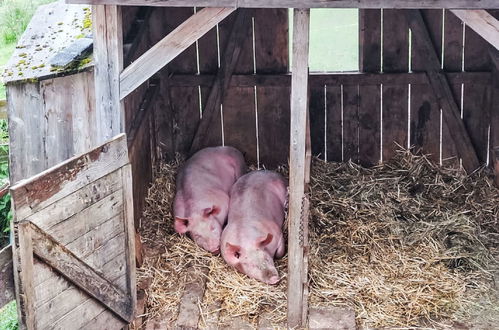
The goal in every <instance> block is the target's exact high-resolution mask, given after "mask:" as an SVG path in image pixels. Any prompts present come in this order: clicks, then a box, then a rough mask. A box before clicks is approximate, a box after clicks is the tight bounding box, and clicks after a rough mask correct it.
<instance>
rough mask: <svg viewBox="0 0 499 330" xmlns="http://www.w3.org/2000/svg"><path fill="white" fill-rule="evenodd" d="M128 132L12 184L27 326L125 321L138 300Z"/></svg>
mask: <svg viewBox="0 0 499 330" xmlns="http://www.w3.org/2000/svg"><path fill="white" fill-rule="evenodd" d="M131 178H132V176H131V167H130V164H129V160H128V151H127V143H126V136H125V134H121V135H118V136H117V137H115V138H113V139H112V140H110V141H108V142H107V143H105V144H103V145H101V146H99V147H97V148H95V149H93V150H91V151H89V152H87V153H85V154H83V155H80V156H76V157H73V158H71V159H69V160H67V161H65V162H63V163H61V164H59V165H57V166H55V167H52V168H50V169H48V170H46V171H44V172H42V173H40V174H38V175H36V176H34V177H32V178H30V179H27V180H23V181H21V182H19V183H18V184H16V185H15V186H14V187H12V188H11V193H12V200H13V209H14V221H13V233H14V244H13V255H14V275H15V282H16V299H17V302H18V309H19V315H20V324H21V328H24V329H120V328H122V327H123V326H125V325H126V324H127V323H129V322H130V321H131V320H132V319H133V314H134V310H135V303H136V290H135V255H134V236H133V234H134V229H133V228H134V227H133V226H134V225H133V200H132V182H131V180H132V179H131Z"/></svg>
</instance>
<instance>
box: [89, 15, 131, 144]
mask: <svg viewBox="0 0 499 330" xmlns="http://www.w3.org/2000/svg"><path fill="white" fill-rule="evenodd" d="M92 24H93V25H92V26H93V34H94V51H93V53H94V63H95V66H94V79H95V101H96V107H95V112H96V119H97V121H96V122H97V139H96V142H97V144H100V143H104V142H105V141H107V140H109V139H110V138H112V137H113V136H115V135H117V134H119V133H122V132H124V130H125V123H124V121H125V119H124V118H125V113H124V107H123V103H122V102H121V101H120V74H121V71H122V70H123V35H122V34H123V30H122V26H121V7H120V6H114V5H96V6H92Z"/></svg>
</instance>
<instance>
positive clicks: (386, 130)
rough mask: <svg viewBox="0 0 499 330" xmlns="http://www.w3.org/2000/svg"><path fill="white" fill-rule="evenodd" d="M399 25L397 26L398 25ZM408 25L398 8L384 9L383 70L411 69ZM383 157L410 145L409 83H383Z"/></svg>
mask: <svg viewBox="0 0 499 330" xmlns="http://www.w3.org/2000/svg"><path fill="white" fill-rule="evenodd" d="M395 27H397V28H395ZM408 39H409V27H408V25H407V19H406V17H405V15H401V13H400V11H398V10H392V9H390V10H383V66H382V70H383V72H387V73H389V72H407V71H408V70H409V42H408ZM382 93H383V109H382V113H383V119H382V121H383V128H382V131H383V140H382V147H383V151H382V159H383V161H388V160H390V159H391V158H392V157H394V156H395V154H396V151H397V149H398V148H400V146H402V147H406V146H407V138H408V137H407V115H408V113H407V107H408V86H404V85H399V86H394V85H392V86H386V85H383V88H382Z"/></svg>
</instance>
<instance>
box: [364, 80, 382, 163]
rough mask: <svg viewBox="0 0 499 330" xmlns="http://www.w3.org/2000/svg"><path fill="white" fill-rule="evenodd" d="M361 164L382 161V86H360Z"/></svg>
mask: <svg viewBox="0 0 499 330" xmlns="http://www.w3.org/2000/svg"><path fill="white" fill-rule="evenodd" d="M358 117H359V163H360V164H361V165H362V166H366V167H369V166H373V165H376V164H378V163H379V162H380V160H381V147H380V145H381V136H380V135H381V86H359V114H358Z"/></svg>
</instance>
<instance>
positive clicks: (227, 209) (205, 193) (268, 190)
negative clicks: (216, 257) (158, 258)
mask: <svg viewBox="0 0 499 330" xmlns="http://www.w3.org/2000/svg"><path fill="white" fill-rule="evenodd" d="M246 172H247V167H246V163H245V161H244V157H243V155H242V154H241V152H239V151H238V150H237V149H235V148H232V147H214V148H205V149H202V150H200V151H198V152H197V153H196V154H194V155H193V156H192V157H191V158H190V159H188V160H187V162H186V163H185V165H184V167H183V168H182V169H181V170H180V171H179V173H178V175H177V192H176V195H175V201H174V206H173V207H174V213H175V231H176V232H178V233H180V234H188V235H189V236H190V237H191V238H192V239H193V240H194V241H195V242H196V243H197V244H198V245H200V246H201V247H202V248H204V249H205V250H207V251H209V252H211V253H214V254H218V253H220V252H221V254H222V257H223V258H224V260H225V261H226V262H227V263H228V264H229V265H230V266H232V267H234V268H236V269H237V270H238V271H240V272H241V273H244V274H246V275H248V276H249V277H252V278H255V279H257V280H260V281H262V282H265V283H268V284H276V283H277V282H279V275H278V273H277V270H276V268H275V266H274V257H278V258H280V257H282V256H283V255H284V252H285V250H284V248H285V247H284V238H283V236H282V224H283V221H284V216H285V205H286V198H287V184H286V182H285V181H284V179H283V177H282V176H280V175H279V174H277V173H275V172H272V171H252V172H249V173H247V174H245V173H246ZM226 223H227V225H226Z"/></svg>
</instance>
